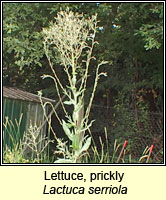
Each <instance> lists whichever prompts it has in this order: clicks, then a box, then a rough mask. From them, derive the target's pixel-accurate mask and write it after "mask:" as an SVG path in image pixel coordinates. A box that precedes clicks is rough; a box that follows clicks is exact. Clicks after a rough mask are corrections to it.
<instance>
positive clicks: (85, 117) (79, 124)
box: [43, 9, 106, 162]
mask: <svg viewBox="0 0 166 200" xmlns="http://www.w3.org/2000/svg"><path fill="white" fill-rule="evenodd" d="M97 23H98V21H97V15H94V16H92V17H89V18H88V19H86V18H85V17H84V16H83V14H78V13H73V12H72V11H70V10H69V9H67V10H66V11H60V12H59V13H58V14H57V17H55V21H54V22H51V23H50V26H49V28H46V29H43V34H44V50H45V54H46V56H47V59H48V62H49V65H50V68H51V70H52V73H53V75H44V76H43V78H51V79H53V81H54V83H55V88H56V91H57V94H58V97H59V100H60V103H61V105H62V108H63V111H64V113H65V117H66V118H65V120H59V121H60V124H61V125H62V127H63V130H64V132H65V134H66V135H67V137H68V139H69V141H71V143H72V145H71V146H70V148H67V146H66V145H64V144H63V143H62V141H60V140H58V142H59V144H58V148H59V151H60V152H63V155H64V158H63V159H59V160H57V161H56V162H79V161H80V157H81V156H82V155H83V152H85V151H87V149H88V148H89V146H90V144H91V137H90V136H85V131H87V130H89V128H90V127H91V125H92V123H93V120H92V121H90V122H89V113H90V110H91V106H92V101H93V98H94V93H95V91H96V87H97V84H98V80H99V77H100V76H101V75H104V76H105V75H106V74H105V73H99V67H100V66H101V65H102V64H105V63H106V62H102V63H100V64H98V65H97V67H96V78H95V81H94V87H93V91H92V94H91V97H90V99H89V104H88V105H89V106H88V107H87V109H86V111H85V112H84V96H85V91H86V87H87V80H88V77H89V76H88V72H89V66H90V62H91V60H92V59H95V57H93V56H92V52H93V48H94V46H95V44H97V41H95V35H96V32H97V29H98V27H97ZM54 55H57V60H56V62H58V63H59V64H60V65H61V66H62V67H63V69H64V72H65V74H66V76H67V79H68V85H66V86H64V85H63V84H62V82H61V79H60V77H59V76H58V74H57V72H56V69H55V67H54V62H55V56H54ZM78 80H80V82H79V81H78ZM78 82H79V84H78ZM60 91H62V92H63V94H64V95H66V98H67V99H66V101H63V99H62V97H61V92H60ZM66 105H67V106H72V108H73V111H72V114H69V113H68V112H67V108H66ZM55 115H56V116H57V117H58V113H57V112H56V111H55ZM58 119H59V117H58ZM65 144H66V143H65ZM69 149H71V151H70V150H69ZM60 152H59V153H60Z"/></svg>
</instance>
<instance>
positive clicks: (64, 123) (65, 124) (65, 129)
mask: <svg viewBox="0 0 166 200" xmlns="http://www.w3.org/2000/svg"><path fill="white" fill-rule="evenodd" d="M62 127H63V130H64V132H65V133H66V135H67V137H68V138H69V139H70V140H71V141H73V134H72V133H71V131H70V129H69V127H68V125H67V123H66V122H65V121H64V120H62Z"/></svg>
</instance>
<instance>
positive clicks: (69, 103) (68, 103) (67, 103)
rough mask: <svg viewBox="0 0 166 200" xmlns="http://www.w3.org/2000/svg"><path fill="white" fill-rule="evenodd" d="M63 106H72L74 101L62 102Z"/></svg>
mask: <svg viewBox="0 0 166 200" xmlns="http://www.w3.org/2000/svg"><path fill="white" fill-rule="evenodd" d="M64 104H66V105H73V104H74V101H73V100H70V101H64Z"/></svg>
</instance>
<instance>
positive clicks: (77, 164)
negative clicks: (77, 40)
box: [0, 1, 166, 167]
mask: <svg viewBox="0 0 166 200" xmlns="http://www.w3.org/2000/svg"><path fill="white" fill-rule="evenodd" d="M5 2H6V3H19V2H20V3H94V2H96V1H1V20H2V23H1V133H2V132H3V128H2V127H3V126H2V123H3V122H2V119H3V118H2V111H3V106H2V103H3V101H2V95H3V83H2V76H3V70H2V69H3V66H2V65H3V64H2V59H3V58H2V57H3V34H2V30H3V3H5ZM100 2H101V3H117V2H118V3H119V2H120V3H163V6H164V11H163V12H164V13H163V16H164V18H163V20H164V21H163V22H164V25H165V1H97V2H96V3H100ZM163 33H164V34H163V35H164V40H163V47H164V51H163V54H164V56H163V59H164V60H163V67H164V73H163V80H164V81H163V84H164V99H163V100H164V109H163V123H164V134H163V141H164V153H163V163H162V164H152V163H147V164H134V163H133V164H132V163H124V164H112V163H110V164H109V163H108V164H99V163H96V164H93V163H92V164H81V163H73V164H61V163H59V164H57V163H56V164H53V163H50V164H49V163H41V164H40V163H39V164H33V163H26V164H23V163H17V164H14V163H9V164H8V163H5V164H4V163H3V153H2V152H3V148H2V147H3V144H2V143H3V140H2V134H1V138H0V149H1V155H0V158H1V159H0V166H6V167H8V166H26V167H28V166H46V167H49V166H85V167H86V166H103V167H105V166H106V167H108V166H166V164H165V160H166V158H165V157H166V155H165V145H166V144H165V26H164V29H163Z"/></svg>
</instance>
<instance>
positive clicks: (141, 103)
mask: <svg viewBox="0 0 166 200" xmlns="http://www.w3.org/2000/svg"><path fill="white" fill-rule="evenodd" d="M67 7H69V8H70V9H71V10H72V11H74V12H75V11H76V12H80V13H84V15H85V16H91V15H92V14H95V13H97V14H98V20H99V27H100V28H99V30H98V33H97V41H98V42H99V44H100V45H98V47H97V48H96V49H95V51H94V52H93V53H94V55H95V57H96V58H97V60H99V61H101V60H107V61H108V62H109V63H108V64H106V65H104V66H103V68H102V70H103V71H105V72H107V74H108V77H107V78H101V80H100V84H99V87H98V90H97V95H96V97H95V104H98V105H100V106H107V107H114V108H115V109H116V112H119V116H120V118H121V120H126V123H127V124H128V125H129V124H130V123H131V121H130V118H129V117H126V112H122V111H123V110H125V111H126V110H128V109H131V110H133V112H134V113H135V120H136V121H135V123H133V124H134V126H135V127H136V128H137V129H138V128H139V127H138V126H139V123H138V119H140V116H141V118H142V119H144V121H146V118H147V114H146V113H147V112H160V111H162V109H163V3H157V2H150V3H138V2H137V3H118V2H117V3H3V83H4V85H8V86H17V87H19V88H24V89H26V90H28V91H30V92H36V91H37V90H40V89H43V92H44V95H45V96H48V97H51V98H56V97H57V96H56V93H55V90H54V86H53V83H52V82H50V80H48V79H46V80H44V81H43V80H42V79H41V75H43V74H48V73H50V74H51V71H50V69H49V66H48V61H47V59H46V57H45V55H44V50H43V45H42V42H43V35H42V28H44V27H48V26H49V21H51V20H54V16H56V14H57V12H58V11H60V9H62V10H63V9H66V8H67ZM94 62H95V61H94ZM94 64H96V63H94ZM56 67H57V68H56V69H57V70H58V73H59V74H60V76H61V77H62V80H63V82H64V84H65V82H66V80H65V77H64V76H63V71H62V68H61V67H59V64H58V63H57V66H56ZM94 73H95V69H94V68H93V62H92V66H91V67H90V74H91V76H94ZM92 85H93V83H91V82H88V91H89V93H87V96H88V95H89V94H90V93H91V89H92V88H91V87H92ZM85 103H86V102H85ZM139 113H141V114H140V115H139ZM129 122H130V123H129ZM117 132H118V130H117ZM146 134H147V133H146Z"/></svg>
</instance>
